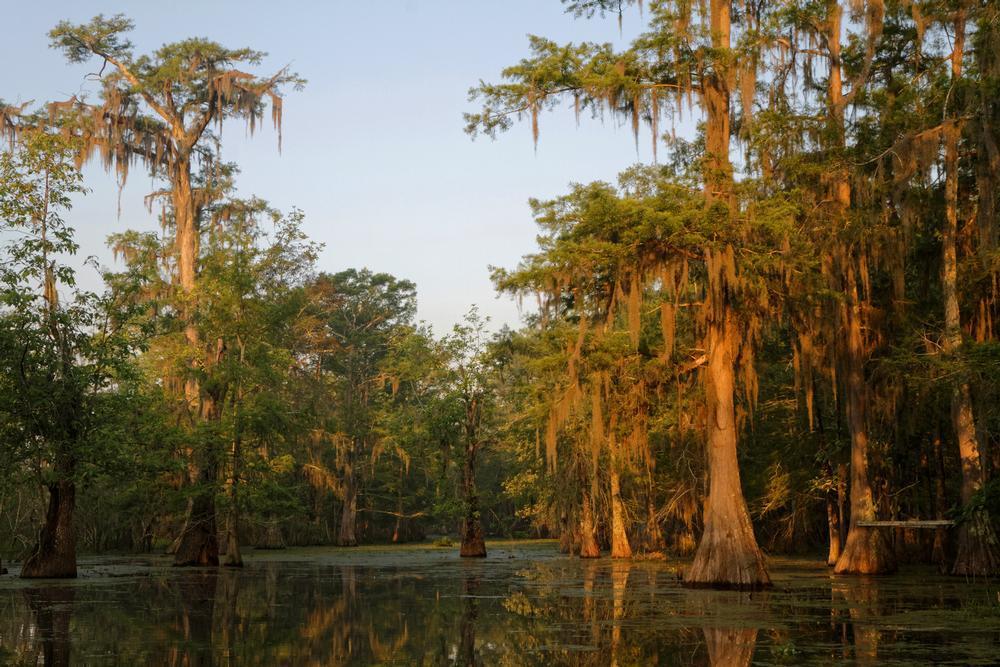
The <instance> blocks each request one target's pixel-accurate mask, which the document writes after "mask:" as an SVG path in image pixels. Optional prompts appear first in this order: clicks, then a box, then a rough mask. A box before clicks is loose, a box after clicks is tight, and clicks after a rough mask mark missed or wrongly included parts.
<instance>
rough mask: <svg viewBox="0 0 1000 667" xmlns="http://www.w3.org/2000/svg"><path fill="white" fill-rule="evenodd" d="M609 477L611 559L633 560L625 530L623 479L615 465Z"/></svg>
mask: <svg viewBox="0 0 1000 667" xmlns="http://www.w3.org/2000/svg"><path fill="white" fill-rule="evenodd" d="M608 477H609V478H610V484H611V557H612V558H631V557H632V547H631V546H630V545H629V542H628V531H627V530H625V504H624V503H623V502H622V491H621V478H620V475H619V473H618V470H616V469H615V466H614V464H612V470H611V474H610V475H608Z"/></svg>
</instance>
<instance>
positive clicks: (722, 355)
mask: <svg viewBox="0 0 1000 667" xmlns="http://www.w3.org/2000/svg"><path fill="white" fill-rule="evenodd" d="M736 338H737V333H736V331H735V330H734V329H733V325H732V321H731V320H730V319H729V318H724V319H723V321H722V322H711V323H709V326H708V336H707V354H708V368H707V371H706V372H707V378H706V383H705V396H706V401H707V404H708V405H707V408H708V409H707V412H706V414H707V420H708V470H709V491H708V499H707V501H706V504H705V532H704V533H703V534H702V536H701V541H700V542H699V543H698V550H697V551H696V552H695V555H694V561H693V562H692V563H691V567H690V568H688V571H687V573H686V574H685V576H684V583H685V585H687V586H694V587H717V588H739V589H759V588H766V587H768V586H770V585H771V579H770V577H769V576H768V574H767V567H766V565H765V564H764V555H763V554H762V553H761V551H760V548H759V547H758V546H757V539H756V538H755V537H754V534H753V526H752V525H751V523H750V514H749V512H748V511H747V505H746V501H745V500H744V498H743V487H742V485H741V483H740V469H739V464H738V462H737V458H736V412H735V408H734V404H733V395H734V386H735V377H734V372H733V363H734V361H735V359H734V345H735V342H736Z"/></svg>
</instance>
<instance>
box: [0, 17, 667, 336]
mask: <svg viewBox="0 0 1000 667" xmlns="http://www.w3.org/2000/svg"><path fill="white" fill-rule="evenodd" d="M118 12H124V13H126V14H127V15H129V16H130V17H132V18H133V19H134V20H135V23H136V30H135V32H134V34H133V36H132V40H133V41H134V42H135V44H136V46H137V50H138V51H140V52H145V51H148V50H151V49H153V48H156V47H158V46H159V45H161V44H162V43H164V42H169V41H174V40H177V39H181V38H185V37H194V36H198V37H208V38H211V39H214V40H216V41H219V42H221V43H223V44H225V45H226V46H232V47H236V46H252V47H254V48H258V49H261V50H264V51H267V52H268V53H269V54H270V57H269V58H268V60H267V62H266V63H265V66H264V67H263V68H262V72H267V73H270V72H272V71H274V70H276V69H277V68H279V67H281V66H283V65H285V64H288V63H291V64H292V68H293V69H294V70H296V71H297V72H298V73H299V74H301V75H302V76H304V77H305V78H306V79H308V80H309V83H308V85H307V87H306V88H305V90H304V91H302V92H297V93H295V92H292V93H290V94H288V95H287V97H286V101H285V113H284V133H283V135H284V139H283V152H282V154H281V155H279V154H278V151H277V142H276V138H275V136H274V133H273V132H272V131H271V129H270V126H269V123H268V126H267V127H266V129H265V131H263V132H261V133H260V134H258V135H257V136H256V137H254V138H253V139H248V138H247V137H245V134H244V132H243V130H242V128H238V127H235V126H233V127H230V126H227V127H226V131H225V133H224V135H223V141H224V157H225V158H226V159H229V160H235V161H236V162H238V163H239V165H240V167H241V168H242V172H243V173H242V175H241V177H240V178H239V181H238V183H239V189H240V191H241V193H242V194H244V195H249V194H255V195H258V196H260V197H263V198H265V199H267V200H269V201H270V202H271V203H272V204H273V205H275V206H277V207H278V208H280V209H283V210H287V209H289V208H291V207H292V206H297V207H298V208H301V209H302V210H303V211H304V212H305V214H306V231H307V232H308V233H309V235H310V236H311V237H312V238H314V239H315V240H318V241H320V242H322V243H324V244H325V246H326V247H325V250H324V252H323V254H322V256H321V259H320V262H319V264H320V268H321V269H323V270H326V271H338V270H341V269H344V268H348V267H361V266H367V267H369V268H371V269H373V270H377V271H387V272H390V273H393V274H394V275H397V276H399V277H404V278H408V279H410V280H413V281H414V282H416V284H417V289H418V298H419V316H420V317H421V318H422V319H425V320H427V321H428V322H429V323H431V324H433V325H434V328H435V330H436V331H438V332H439V333H440V332H443V331H444V330H446V329H448V328H450V326H451V324H452V323H454V322H455V321H457V320H458V319H459V318H460V317H461V316H462V314H463V313H464V312H465V311H466V310H467V309H468V308H469V306H470V305H471V304H473V303H476V304H479V306H480V308H481V310H482V311H483V312H485V313H486V314H488V315H490V316H491V317H492V318H493V320H494V322H495V323H497V324H501V323H511V324H515V323H517V321H518V319H519V317H518V313H517V308H516V306H515V304H514V303H512V302H511V301H510V300H509V299H507V298H506V297H504V298H501V299H500V300H497V299H496V298H495V295H494V293H493V289H492V286H491V284H490V281H489V272H488V270H487V266H488V265H491V264H492V265H500V266H513V265H514V264H516V262H517V261H518V259H519V258H520V257H521V256H522V255H523V254H525V253H527V252H530V251H532V249H533V248H534V243H535V242H534V239H535V233H536V229H535V225H534V222H533V220H532V219H531V215H530V211H529V209H528V206H527V203H526V202H527V199H528V198H529V197H542V198H544V197H551V196H555V195H558V194H561V193H563V192H565V190H566V187H567V184H568V183H570V182H586V181H591V180H597V179H601V180H613V179H614V178H615V175H616V174H617V173H618V172H619V171H621V170H622V169H623V168H624V167H626V166H628V165H630V164H633V163H635V162H636V160H637V159H639V160H643V161H648V160H649V159H650V157H651V155H650V154H651V150H650V147H649V138H648V131H647V136H645V137H643V138H642V139H641V140H640V146H639V152H638V155H637V153H636V149H635V145H634V143H633V140H632V136H631V130H630V128H628V127H617V124H616V123H615V122H614V121H607V122H606V123H604V124H603V125H602V124H601V123H600V122H598V121H592V120H589V119H584V120H583V121H582V122H581V126H580V128H579V129H577V128H576V126H575V122H574V120H573V117H572V111H571V110H567V111H566V112H556V113H554V114H548V115H546V116H544V117H543V118H542V120H541V128H542V136H541V142H540V144H539V147H538V151H537V154H536V153H535V152H534V151H533V149H532V142H531V132H530V128H529V127H528V126H527V124H524V125H518V126H516V127H515V128H514V129H513V130H512V131H510V132H509V133H507V134H506V135H503V136H501V138H500V139H499V140H498V141H495V142H494V141H491V140H489V139H488V138H483V137H480V138H478V139H476V140H475V141H472V140H470V138H469V137H468V136H467V135H466V134H464V132H463V125H464V123H463V120H462V112H463V111H470V110H472V109H473V107H472V106H471V105H470V104H469V103H468V102H467V100H466V95H467V91H468V89H469V87H470V86H472V85H474V84H476V82H477V81H478V80H479V79H480V78H482V79H485V80H488V81H496V80H498V78H499V76H498V75H499V72H500V70H501V69H502V68H503V67H504V66H506V65H508V64H512V63H514V62H516V61H517V60H518V59H519V58H521V57H523V56H524V55H526V54H527V38H526V35H527V34H528V33H533V34H539V35H544V36H546V37H551V38H553V39H556V40H557V41H568V40H595V41H611V42H613V43H615V44H616V46H621V45H622V44H623V42H622V39H624V40H625V41H627V40H629V39H630V38H631V37H632V36H633V35H634V34H635V32H636V31H637V30H638V29H640V28H641V26H642V23H641V20H640V18H639V16H638V15H637V14H636V13H634V12H633V13H632V14H630V15H628V16H626V20H625V28H624V35H623V37H620V36H619V32H618V26H617V21H616V20H615V19H614V18H612V17H608V18H606V19H603V20H601V19H594V20H591V21H586V20H575V19H573V17H571V16H569V15H566V14H565V13H564V12H563V7H562V5H561V3H560V2H559V1H558V0H386V1H384V2H374V1H372V0H354V1H353V2H345V1H341V0H331V1H329V2H319V1H310V2H306V1H304V0H286V1H285V2H273V1H271V2H257V1H252V0H245V1H242V2H236V1H233V2H228V1H227V2H219V1H215V0H200V1H191V0H170V1H161V2H152V1H145V0H143V1H141V2H140V1H135V0H133V1H130V2H121V1H120V2H117V3H114V2H105V1H103V0H72V1H69V0H60V1H41V2H34V3H23V2H22V3H18V4H17V6H16V8H14V9H12V10H8V11H7V13H6V17H7V21H6V25H5V26H4V29H3V39H2V40H0V61H2V62H3V63H5V65H4V67H3V71H4V76H3V78H2V85H0V98H2V99H4V100H5V101H7V102H18V101H24V100H28V99H35V100H37V101H47V100H59V99H66V98H67V97H69V96H70V95H72V94H74V93H78V92H80V91H87V90H93V89H94V88H93V84H87V83H85V81H84V75H85V74H86V73H87V72H91V71H94V70H95V69H96V67H93V66H91V67H85V66H75V65H74V66H70V65H67V64H66V63H65V62H64V60H63V58H62V56H61V54H60V53H58V52H56V51H53V50H51V49H49V48H48V39H47V38H46V32H47V31H48V30H49V29H50V28H52V27H53V26H54V25H55V24H56V23H57V22H58V21H59V20H61V19H69V20H72V21H84V20H87V19H89V18H90V17H92V16H93V15H95V14H98V13H104V14H114V13H118ZM86 177H87V184H88V186H89V187H91V188H92V189H93V192H92V193H91V194H90V195H89V196H88V197H86V199H85V200H83V201H81V202H79V203H78V205H77V207H76V208H75V209H74V211H73V214H72V217H71V220H72V223H73V225H74V226H75V227H76V229H77V235H78V238H79V240H80V242H81V252H82V253H83V254H84V255H96V256H97V257H98V258H99V260H100V261H101V262H102V263H104V264H110V263H111V261H112V260H111V256H110V253H109V252H108V251H107V250H106V249H105V247H104V239H105V238H106V236H107V235H108V234H109V233H111V232H113V231H115V230H119V229H124V228H138V229H152V228H155V225H156V223H155V220H154V218H153V216H151V215H150V214H149V213H148V212H147V211H146V210H145V208H144V206H143V204H142V198H143V196H144V195H145V194H146V193H147V192H149V191H150V189H151V185H150V180H149V178H148V177H145V176H144V175H143V174H142V173H140V172H139V171H138V170H136V171H134V172H133V174H132V175H131V177H130V179H129V182H128V184H127V186H126V188H125V191H124V193H123V194H122V215H121V218H120V219H119V218H118V217H117V197H118V193H117V189H116V187H115V185H114V182H113V178H112V177H111V176H109V175H106V174H104V173H103V172H102V171H101V170H100V169H98V168H94V167H90V168H88V169H87V173H86ZM93 284H94V283H91V285H93Z"/></svg>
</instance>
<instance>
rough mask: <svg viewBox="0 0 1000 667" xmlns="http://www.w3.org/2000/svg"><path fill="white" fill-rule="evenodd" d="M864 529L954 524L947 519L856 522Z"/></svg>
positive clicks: (943, 526)
mask: <svg viewBox="0 0 1000 667" xmlns="http://www.w3.org/2000/svg"><path fill="white" fill-rule="evenodd" d="M858 525H859V526H862V527H864V528H947V527H949V526H954V525H955V522H954V521H951V520H949V519H926V520H924V519H907V520H906V521H858Z"/></svg>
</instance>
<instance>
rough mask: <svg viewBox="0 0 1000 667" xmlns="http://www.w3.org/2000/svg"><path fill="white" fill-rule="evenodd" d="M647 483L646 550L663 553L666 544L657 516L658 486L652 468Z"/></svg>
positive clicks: (649, 470) (648, 471) (648, 473)
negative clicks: (654, 480)
mask: <svg viewBox="0 0 1000 667" xmlns="http://www.w3.org/2000/svg"><path fill="white" fill-rule="evenodd" d="M646 481H647V484H646V548H647V549H648V550H650V551H663V549H664V548H666V542H665V541H664V539H663V531H662V530H661V529H660V522H659V519H658V518H657V516H656V485H655V484H654V483H653V471H652V468H650V469H648V470H647V479H646Z"/></svg>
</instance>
